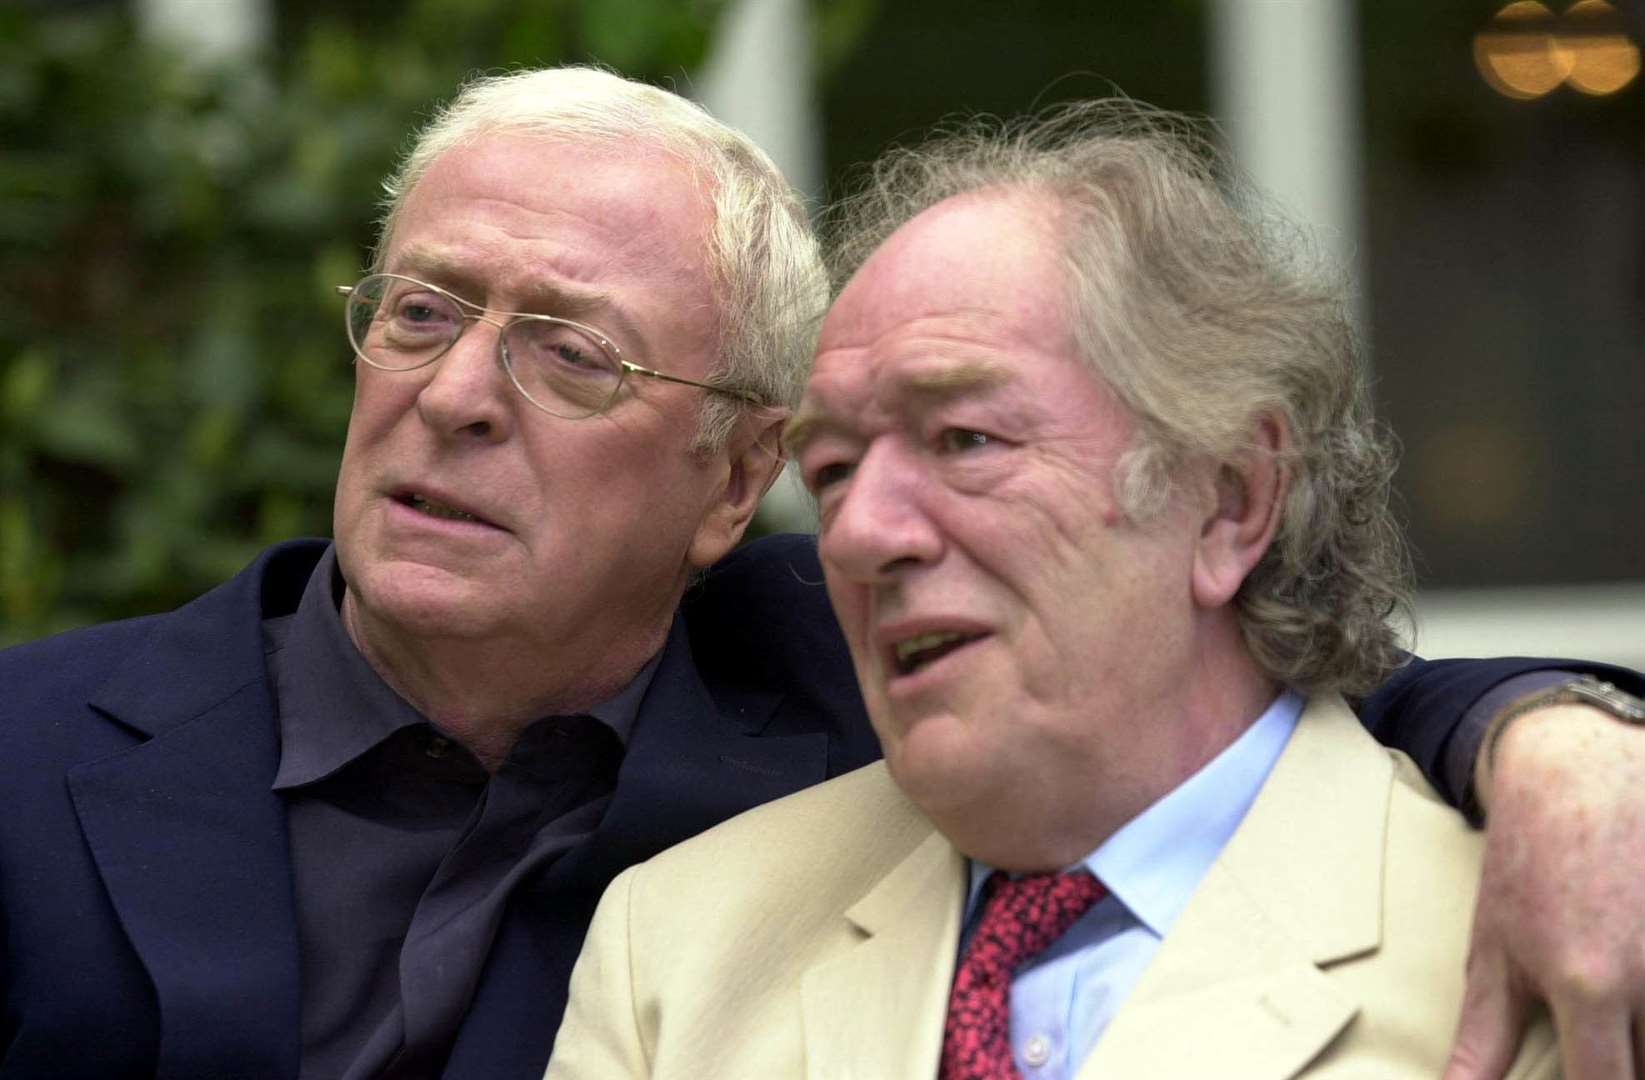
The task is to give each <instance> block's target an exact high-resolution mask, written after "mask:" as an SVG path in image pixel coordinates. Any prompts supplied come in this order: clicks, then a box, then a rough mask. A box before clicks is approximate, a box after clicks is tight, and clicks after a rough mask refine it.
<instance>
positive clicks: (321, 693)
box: [263, 546, 662, 791]
mask: <svg viewBox="0 0 1645 1080" xmlns="http://www.w3.org/2000/svg"><path fill="white" fill-rule="evenodd" d="M343 588H344V585H343V578H342V574H341V572H340V571H339V570H338V568H337V551H336V548H335V546H331V547H327V548H326V551H325V554H323V555H322V556H321V557H320V561H319V563H318V564H317V565H316V566H315V567H314V572H313V574H311V575H310V576H309V580H308V585H307V587H306V588H305V589H304V590H303V596H302V599H301V600H300V601H299V602H298V605H297V611H296V612H295V613H294V614H292V615H288V616H282V617H277V618H273V619H267V620H265V621H264V623H263V628H264V634H265V640H266V642H267V643H268V651H269V652H270V654H271V655H270V656H269V657H268V661H269V668H270V672H271V674H272V676H273V679H274V687H275V698H276V701H277V702H278V709H277V713H278V717H279V727H280V767H279V770H278V771H277V772H276V774H275V778H274V790H276V791H282V790H285V789H288V788H293V787H297V786H300V785H302V784H308V783H312V782H314V781H316V780H320V779H323V778H325V777H327V776H330V775H331V774H333V773H335V772H337V771H338V770H339V769H341V768H343V767H344V766H345V765H347V764H349V763H350V762H352V761H354V760H356V759H357V758H359V757H360V756H362V755H364V754H366V753H368V752H369V751H371V750H372V749H374V748H375V747H377V746H379V745H381V744H382V743H383V742H385V741H386V740H388V739H389V738H390V737H391V736H393V735H394V734H395V733H396V732H399V731H401V730H403V729H405V728H407V727H411V726H413V725H419V724H428V720H427V719H426V718H425V717H424V716H423V715H422V714H421V713H420V712H418V711H417V710H416V709H415V708H413V707H412V706H411V705H410V704H409V703H408V702H406V700H405V699H404V698H402V697H400V695H399V694H397V693H395V692H394V690H393V689H392V688H391V687H390V686H389V685H388V684H387V683H386V682H384V681H383V679H382V676H380V675H378V674H377V672H376V671H375V670H374V669H373V668H372V666H371V664H370V663H368V662H367V661H366V658H365V657H364V656H363V655H361V653H360V650H359V649H358V648H357V647H356V646H355V644H354V641H353V639H352V638H350V637H349V636H348V631H347V630H346V629H345V628H344V627H343V620H342V617H341V615H340V614H339V612H338V605H339V604H340V603H341V601H342V596H343ZM661 659H662V654H661V653H660V652H659V653H658V654H657V655H656V656H654V657H652V658H651V659H650V660H649V661H648V662H647V663H646V665H645V666H644V667H642V668H641V669H640V671H639V674H637V675H636V676H635V677H634V678H633V679H632V680H630V681H629V683H628V685H627V686H625V687H623V688H622V689H621V690H619V691H618V692H617V693H616V694H615V695H613V696H612V697H610V698H608V699H607V700H605V701H602V702H600V703H599V704H597V705H594V706H592V707H591V708H589V709H587V710H586V712H587V714H588V715H589V716H592V717H594V718H595V719H596V720H599V721H600V722H602V723H604V724H605V725H606V726H608V727H610V728H611V729H612V731H614V732H615V733H616V734H617V737H618V738H619V739H621V740H623V741H626V740H627V738H628V734H629V732H630V731H631V730H632V729H633V726H634V720H635V717H636V716H638V714H639V709H640V703H641V701H642V700H643V699H644V697H645V693H646V691H647V690H648V689H649V688H650V686H651V679H652V676H653V675H655V674H656V671H657V666H658V664H659V662H660V661H661ZM430 726H431V727H432V725H430ZM533 726H535V725H533ZM476 767H478V766H477V765H476Z"/></svg>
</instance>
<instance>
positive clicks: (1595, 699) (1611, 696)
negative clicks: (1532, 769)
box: [1496, 675, 1645, 731]
mask: <svg viewBox="0 0 1645 1080" xmlns="http://www.w3.org/2000/svg"><path fill="white" fill-rule="evenodd" d="M1544 705H1592V706H1594V707H1595V708H1599V709H1604V710H1605V711H1606V712H1608V713H1610V714H1611V715H1612V716H1614V717H1616V718H1617V719H1618V720H1621V721H1622V722H1623V723H1625V724H1645V701H1641V700H1640V699H1638V698H1636V697H1634V696H1633V695H1632V694H1630V693H1627V692H1626V691H1623V690H1618V689H1617V688H1616V687H1614V686H1612V685H1611V684H1610V683H1608V682H1605V681H1603V680H1601V679H1596V678H1594V677H1593V676H1592V675H1583V676H1580V677H1578V678H1575V679H1567V680H1566V681H1565V682H1562V683H1560V684H1559V685H1558V686H1550V687H1548V688H1547V689H1545V690H1538V691H1537V692H1536V693H1534V694H1527V695H1525V696H1524V697H1522V698H1520V699H1519V700H1517V701H1514V702H1512V703H1510V704H1509V705H1508V706H1507V707H1506V708H1504V709H1503V710H1502V712H1501V713H1499V714H1498V715H1497V718H1496V728H1497V730H1498V731H1501V730H1502V728H1503V727H1504V726H1506V725H1507V723H1508V721H1509V720H1512V719H1513V718H1514V717H1516V716H1519V715H1521V714H1523V713H1528V712H1530V711H1531V710H1533V709H1540V708H1542V707H1543V706H1544Z"/></svg>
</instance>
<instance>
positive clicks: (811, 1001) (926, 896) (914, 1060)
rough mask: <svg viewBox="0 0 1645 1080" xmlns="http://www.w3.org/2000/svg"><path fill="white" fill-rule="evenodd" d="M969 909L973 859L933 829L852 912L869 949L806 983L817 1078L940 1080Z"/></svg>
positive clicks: (837, 960) (833, 963)
mask: <svg viewBox="0 0 1645 1080" xmlns="http://www.w3.org/2000/svg"><path fill="white" fill-rule="evenodd" d="M890 782H891V781H890V779H889V778H887V780H886V783H890ZM964 904H965V860H964V859H963V858H962V857H961V856H960V854H959V853H958V852H956V851H955V850H954V848H953V847H952V846H951V845H950V844H949V843H948V841H947V840H946V839H944V838H943V836H942V835H941V834H940V833H938V832H936V831H935V830H934V829H933V830H932V832H931V835H930V836H929V837H927V838H926V840H925V841H924V842H923V843H922V844H920V846H918V847H917V848H915V849H914V851H913V853H912V854H910V855H909V856H908V858H906V859H904V860H903V861H902V862H901V863H900V864H898V865H897V867H896V868H895V869H893V870H892V871H891V873H889V874H887V875H886V876H885V877H884V878H883V879H881V881H880V883H879V884H878V885H876V886H875V887H874V888H873V889H872V890H871V891H870V892H869V893H868V894H867V895H865V896H864V897H863V898H862V899H861V900H859V901H858V902H857V903H856V904H855V905H853V906H852V907H851V909H850V910H849V911H847V912H846V918H847V919H848V920H849V921H850V922H851V924H852V925H853V927H854V928H855V929H856V931H857V932H858V933H860V934H861V935H862V936H863V940H862V942H861V944H859V945H857V946H856V947H855V948H853V949H850V950H849V951H847V952H846V953H844V954H843V955H840V956H837V957H834V958H833V959H830V960H828V961H825V962H823V963H821V964H819V965H817V966H816V967H814V968H812V969H811V970H810V971H808V972H806V973H805V975H804V977H803V978H802V980H801V985H800V995H801V1007H802V1010H803V1014H804V1023H805V1055H806V1076H807V1077H808V1078H809V1080H844V1078H873V1077H883V1076H935V1075H936V1072H937V1061H938V1057H939V1056H940V1054H941V1052H942V1028H943V1017H944V1015H945V1014H946V1011H947V1007H948V987H949V984H950V982H952V980H953V977H954V958H955V951H956V950H957V949H958V947H959V937H960V919H961V914H962V908H963V907H964Z"/></svg>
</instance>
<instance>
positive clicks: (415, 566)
mask: <svg viewBox="0 0 1645 1080" xmlns="http://www.w3.org/2000/svg"><path fill="white" fill-rule="evenodd" d="M356 577H357V580H351V581H349V582H348V586H347V595H346V596H345V598H344V612H345V619H344V624H345V625H346V626H348V628H349V632H350V634H351V635H353V636H354V637H355V639H356V644H359V640H358V638H359V635H360V633H361V632H364V633H365V634H367V635H368V636H371V635H375V634H377V633H381V634H384V635H389V636H394V637H397V638H404V637H416V638H429V639H433V638H442V637H443V638H451V637H459V638H464V637H480V636H484V632H485V627H486V625H489V624H490V623H491V622H493V621H494V620H493V619H492V618H491V616H492V614H494V612H495V610H496V608H497V606H498V605H499V603H500V602H501V601H502V600H503V598H504V596H503V594H502V593H501V592H500V591H499V589H498V588H497V587H494V586H492V585H489V584H487V583H486V582H484V581H477V580H474V579H473V578H470V577H468V576H466V575H464V574H461V573H457V572H455V571H451V570H448V569H446V568H443V567H439V566H429V565H427V564H424V563H401V562H396V563H391V564H387V565H376V566H373V567H370V568H368V569H366V570H365V571H364V572H363V573H360V574H358V575H356ZM350 606H352V607H353V608H354V612H353V616H352V617H348V609H349V607H350Z"/></svg>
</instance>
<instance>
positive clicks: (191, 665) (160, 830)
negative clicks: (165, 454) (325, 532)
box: [68, 547, 320, 1077]
mask: <svg viewBox="0 0 1645 1080" xmlns="http://www.w3.org/2000/svg"><path fill="white" fill-rule="evenodd" d="M318 550H320V549H319V548H318V547H315V548H314V549H313V550H312V551H310V550H308V549H306V548H304V549H299V551H298V552H296V553H295V555H296V556H297V557H295V558H294V557H293V554H290V553H288V555H287V556H286V557H284V558H283V559H282V558H281V557H279V556H278V555H275V556H265V557H264V558H262V559H260V560H258V562H257V563H255V564H253V566H252V567H250V568H248V569H247V570H246V571H243V572H242V573H241V574H240V575H238V576H237V577H235V578H234V579H233V580H232V581H230V582H228V583H227V584H225V585H224V586H223V587H222V588H220V589H217V590H214V591H213V592H212V593H208V594H207V595H206V596H204V597H202V598H201V599H200V600H197V601H195V602H194V603H193V604H190V605H188V606H187V607H185V608H184V609H182V610H181V611H179V612H178V613H177V615H175V616H172V617H169V618H168V619H166V620H165V621H164V622H163V623H161V624H160V626H159V629H158V631H157V633H156V636H155V638H154V639H153V640H152V641H151V643H150V645H149V647H148V648H146V649H145V650H143V651H142V652H139V653H136V654H134V655H133V656H132V657H131V658H130V659H129V660H128V661H127V663H126V664H125V665H124V666H123V667H122V668H121V670H120V671H119V672H118V673H117V674H116V675H115V676H114V678H113V679H111V680H110V682H109V683H108V684H106V685H105V686H104V687H103V688H102V689H101V690H100V691H99V693H98V695H97V697H96V698H95V699H94V701H93V702H92V705H93V707H94V708H96V709H97V710H99V711H101V712H103V713H105V714H106V715H108V716H109V717H110V718H111V719H113V720H115V721H117V722H119V723H122V724H124V725H126V726H128V727H130V728H132V729H134V730H135V731H137V732H138V733H140V734H142V735H147V736H150V738H149V739H148V740H147V741H146V742H142V743H139V744H138V745H136V746H134V747H131V748H130V749H128V750H125V751H122V752H120V753H118V754H115V755H113V756H110V757H107V758H103V759H101V760H97V761H92V762H87V763H84V764H82V765H79V766H77V767H76V768H74V769H73V770H71V771H70V773H69V777H68V782H69V789H70V793H71V795H72V796H73V800H74V807H75V812H76V813H77V814H78V816H79V818H80V824H81V828H82V830H83V831H84V834H85V837H86V842H87V845H88V847H89V848H90V851H91V854H92V857H93V859H94V860H95V862H96V865H97V869H98V872H99V873H100V874H101V875H102V879H103V883H104V885H105V886H106V887H107V889H108V892H109V897H110V899H111V901H112V903H113V905H114V908H115V911H116V912H118V914H119V917H120V921H121V925H122V927H123V928H124V930H125V932H126V934H127V936H128V937H129V938H130V940H131V943H132V946H133V948H134V949H135V950H136V952H137V954H138V956H139V957H140V958H141V959H142V962H143V964H144V966H145V967H146V968H147V970H148V972H149V975H150V977H151V978H152V979H153V982H154V987H155V994H156V997H157V999H158V1004H159V1012H160V1025H161V1031H160V1056H159V1061H158V1063H157V1067H156V1074H157V1075H159V1076H172V1075H202V1076H204V1075H231V1074H232V1075H259V1076H269V1077H278V1076H287V1075H295V1074H296V1068H297V1056H298V1051H299V1047H300V1036H299V1024H300V1020H299V1012H298V1007H299V1006H298V987H299V973H298V952H297V928H296V918H295V914H294V910H293V903H292V883H291V863H290V856H289V852H288V849H287V840H286V824H285V810H284V806H283V805H282V804H281V802H280V800H279V798H278V797H277V796H276V795H274V794H273V793H272V792H271V791H270V790H269V788H270V785H271V784H272V782H273V778H274V773H275V769H276V767H277V765H278V761H279V742H278V732H277V730H276V725H275V713H274V702H273V700H272V698H271V696H270V691H269V687H268V681H267V677H266V674H265V668H264V665H263V654H262V639H261V628H260V611H261V609H260V595H259V594H260V592H261V587H262V584H263V579H264V572H265V570H270V572H271V574H272V573H279V574H280V575H281V576H282V578H283V577H292V578H294V579H300V578H301V577H302V576H303V574H302V572H301V567H296V566H294V565H291V564H293V563H295V562H301V561H302V560H304V559H307V561H308V563H309V564H310V565H311V564H312V555H314V554H317V552H318ZM271 563H278V564H279V565H277V566H275V567H273V568H272V569H271V568H270V565H269V564H271ZM271 580H272V578H271ZM300 592H301V588H300V586H299V587H298V588H297V589H296V591H295V592H293V593H292V598H293V600H294V599H295V596H296V595H298V594H300Z"/></svg>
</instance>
